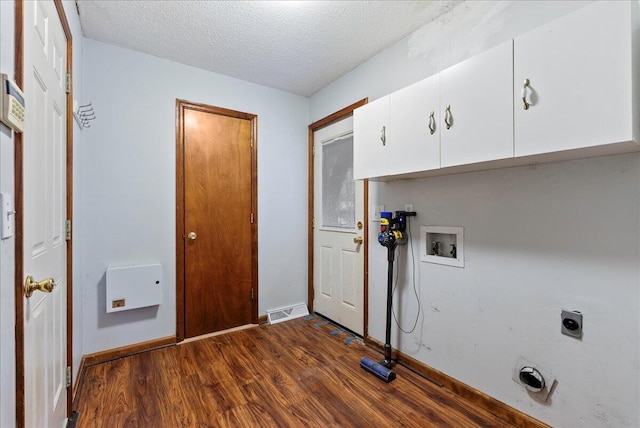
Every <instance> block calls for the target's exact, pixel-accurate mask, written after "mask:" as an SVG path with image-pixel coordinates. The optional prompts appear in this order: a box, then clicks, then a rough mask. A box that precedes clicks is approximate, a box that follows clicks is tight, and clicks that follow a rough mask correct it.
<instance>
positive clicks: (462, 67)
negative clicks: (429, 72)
mask: <svg viewBox="0 0 640 428" xmlns="http://www.w3.org/2000/svg"><path fill="white" fill-rule="evenodd" d="M440 79H441V80H440V88H441V89H440V91H441V92H440V102H441V106H440V109H441V110H440V117H441V118H442V119H441V121H440V129H441V131H440V150H441V165H442V166H443V167H447V166H453V165H464V164H470V163H476V162H483V161H489V160H495V159H504V158H510V157H513V42H512V41H511V40H510V41H508V42H505V43H503V44H501V45H498V46H496V47H495V48H493V49H490V50H488V51H486V52H483V53H481V54H479V55H476V56H474V57H472V58H469V59H467V60H465V61H463V62H461V63H458V64H456V65H454V66H452V67H450V68H448V69H446V70H444V71H442V72H441V73H440ZM447 109H448V112H447ZM445 120H446V121H447V122H449V124H450V125H451V126H450V127H449V128H447V125H446V123H445Z"/></svg>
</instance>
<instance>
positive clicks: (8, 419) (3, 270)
mask: <svg viewBox="0 0 640 428" xmlns="http://www.w3.org/2000/svg"><path fill="white" fill-rule="evenodd" d="M14 28H15V27H14V2H5V1H1V2H0V73H7V74H8V75H10V76H14V75H15V70H14V60H13V52H14V48H13V41H14V35H13V32H14ZM0 191H2V192H7V193H10V194H11V195H13V194H14V180H13V135H12V132H11V130H10V129H9V128H7V127H6V126H5V125H3V124H0ZM14 248H15V239H14V238H9V239H5V240H2V241H0V426H2V427H10V426H13V425H14V424H15V420H16V400H15V391H16V383H15V374H16V366H15V335H14V331H15V311H14V302H15V298H14V288H13V284H14V275H15V270H14V259H15V252H14Z"/></svg>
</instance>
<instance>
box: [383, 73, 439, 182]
mask: <svg viewBox="0 0 640 428" xmlns="http://www.w3.org/2000/svg"><path fill="white" fill-rule="evenodd" d="M389 115H390V125H389V129H390V130H391V138H392V146H393V156H394V159H393V162H392V163H391V164H390V173H392V174H400V173H408V172H416V171H427V170H433V169H437V168H440V129H441V120H440V75H439V74H436V75H435V76H431V77H429V78H427V79H424V80H422V81H420V82H418V83H415V84H413V85H411V86H408V87H406V88H404V89H401V90H399V91H397V92H394V93H392V94H391V100H390V111H389Z"/></svg>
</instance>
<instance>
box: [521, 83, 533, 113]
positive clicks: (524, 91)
mask: <svg viewBox="0 0 640 428" xmlns="http://www.w3.org/2000/svg"><path fill="white" fill-rule="evenodd" d="M530 83H531V82H530V81H529V79H524V86H523V87H522V104H523V106H522V107H523V108H524V109H525V110H529V106H530V105H531V104H529V103H528V102H527V88H528V87H529V84H530Z"/></svg>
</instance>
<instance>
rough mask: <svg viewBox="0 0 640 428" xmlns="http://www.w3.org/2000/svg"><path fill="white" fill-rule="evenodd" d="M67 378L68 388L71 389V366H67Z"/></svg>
mask: <svg viewBox="0 0 640 428" xmlns="http://www.w3.org/2000/svg"><path fill="white" fill-rule="evenodd" d="M66 377H67V388H70V387H71V366H67V371H66Z"/></svg>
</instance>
